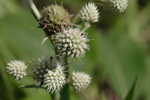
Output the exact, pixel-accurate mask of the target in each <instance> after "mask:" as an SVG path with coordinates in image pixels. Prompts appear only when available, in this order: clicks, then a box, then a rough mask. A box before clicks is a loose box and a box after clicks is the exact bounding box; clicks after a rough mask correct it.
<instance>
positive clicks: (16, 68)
mask: <svg viewBox="0 0 150 100" xmlns="http://www.w3.org/2000/svg"><path fill="white" fill-rule="evenodd" d="M26 69H27V66H26V64H25V63H24V62H22V61H18V60H13V61H10V62H9V63H8V64H7V67H6V71H7V72H8V73H9V74H10V75H12V76H13V77H14V78H15V79H16V80H20V79H22V78H23V77H24V76H26Z"/></svg>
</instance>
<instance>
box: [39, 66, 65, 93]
mask: <svg viewBox="0 0 150 100" xmlns="http://www.w3.org/2000/svg"><path fill="white" fill-rule="evenodd" d="M43 82H44V83H43V85H42V87H43V88H45V89H46V90H47V91H48V92H49V93H53V92H58V91H60V90H61V89H62V88H63V86H64V84H65V83H66V77H65V74H64V73H63V67H57V68H56V69H53V70H48V73H47V74H45V75H44V81H43Z"/></svg>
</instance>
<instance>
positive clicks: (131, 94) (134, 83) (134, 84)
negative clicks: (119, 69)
mask: <svg viewBox="0 0 150 100" xmlns="http://www.w3.org/2000/svg"><path fill="white" fill-rule="evenodd" d="M136 83H137V78H136V79H135V81H134V82H133V85H132V87H131V89H130V90H129V92H128V94H127V96H126V98H125V99H124V100H133V97H134V93H135V87H136Z"/></svg>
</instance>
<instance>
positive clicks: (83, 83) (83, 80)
mask: <svg viewBox="0 0 150 100" xmlns="http://www.w3.org/2000/svg"><path fill="white" fill-rule="evenodd" d="M71 82H72V85H73V87H74V88H75V90H77V91H81V90H84V89H86V88H87V87H88V86H89V84H90V83H91V77H90V76H89V75H88V74H86V73H84V72H73V73H72V76H71Z"/></svg>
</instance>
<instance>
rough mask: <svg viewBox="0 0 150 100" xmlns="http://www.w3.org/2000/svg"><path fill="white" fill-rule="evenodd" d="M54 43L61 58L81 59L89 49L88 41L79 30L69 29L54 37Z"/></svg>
mask: <svg viewBox="0 0 150 100" xmlns="http://www.w3.org/2000/svg"><path fill="white" fill-rule="evenodd" d="M52 41H53V43H54V45H55V47H56V49H57V52H58V53H59V55H61V56H68V57H79V56H82V55H84V54H85V52H86V50H87V49H88V44H87V42H88V39H87V37H86V35H85V33H84V32H82V31H81V30H80V29H78V28H67V29H64V30H63V31H62V32H60V33H56V34H55V35H53V36H52Z"/></svg>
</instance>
